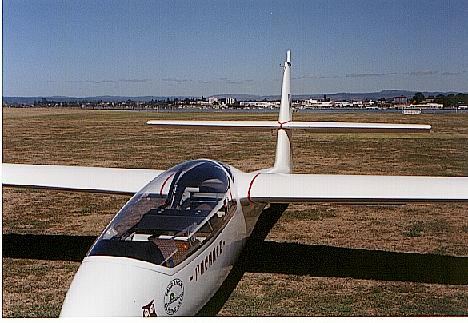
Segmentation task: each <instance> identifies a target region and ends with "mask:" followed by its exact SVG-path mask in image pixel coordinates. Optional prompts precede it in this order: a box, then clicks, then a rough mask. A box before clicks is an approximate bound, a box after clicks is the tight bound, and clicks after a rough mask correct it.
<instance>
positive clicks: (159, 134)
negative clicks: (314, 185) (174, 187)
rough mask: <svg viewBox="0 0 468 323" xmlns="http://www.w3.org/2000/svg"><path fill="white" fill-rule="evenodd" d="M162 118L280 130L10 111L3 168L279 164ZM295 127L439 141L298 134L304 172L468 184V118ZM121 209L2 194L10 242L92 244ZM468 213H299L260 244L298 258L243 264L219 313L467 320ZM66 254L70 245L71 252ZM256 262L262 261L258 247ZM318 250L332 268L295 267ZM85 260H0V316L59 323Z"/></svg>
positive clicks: (247, 136) (52, 196)
mask: <svg viewBox="0 0 468 323" xmlns="http://www.w3.org/2000/svg"><path fill="white" fill-rule="evenodd" d="M157 118H164V119H221V118H222V119H224V120H246V119H254V118H255V119H256V120H275V118H276V115H275V114H240V113H239V114H235V113H232V114H231V113H230V114H217V113H216V114H208V113H185V114H177V113H155V112H153V113H143V112H138V113H137V112H116V111H84V110H79V109H76V110H72V109H70V110H57V109H3V137H2V139H3V162H8V163H31V164H64V165H81V166H102V167H123V168H124V167H126V168H155V169H166V168H168V167H171V166H173V165H175V164H177V163H179V162H182V161H184V160H187V159H196V158H211V159H216V160H221V161H223V162H226V163H228V164H231V165H233V166H235V167H237V168H239V169H241V170H244V171H253V170H256V169H259V168H266V167H270V166H271V165H272V163H273V160H274V148H275V141H276V140H275V136H274V134H271V133H267V132H265V133H239V132H216V131H213V132H199V133H193V132H192V131H190V130H157V129H155V128H152V127H150V126H146V125H145V122H146V121H147V120H149V119H157ZM295 120H301V121H359V122H397V123H424V124H431V125H432V126H433V131H432V133H430V134H417V135H409V134H385V135H384V134H307V133H305V132H301V131H297V132H295V133H294V137H293V145H294V155H295V158H294V162H295V165H294V170H295V172H301V173H336V174H374V175H383V174H386V175H428V176H468V114H458V115H456V114H447V115H424V114H421V115H400V114H377V113H372V114H366V113H359V114H336V115H335V114H299V113H298V114H296V115H295ZM126 199H127V198H126V197H122V196H117V195H110V194H109V195H107V194H96V195H94V194H89V193H71V192H61V191H53V190H30V189H19V188H3V238H4V242H5V238H6V237H7V238H12V237H15V236H16V235H17V234H29V235H31V237H36V238H37V237H43V236H49V235H59V236H60V237H62V239H63V241H65V242H67V243H70V244H73V241H75V240H73V239H72V238H73V237H75V238H79V237H88V238H89V237H91V238H92V237H94V236H97V235H98V234H99V233H100V231H101V230H102V229H103V228H104V226H105V225H106V224H107V223H108V222H109V220H110V219H111V218H112V217H113V215H114V214H115V213H116V212H117V211H118V210H119V209H120V207H121V206H122V204H123V203H124V202H125V201H126ZM467 215H468V205H467V204H462V203H442V204H431V203H429V204H407V205H400V206H394V205H386V206H378V205H374V206H364V205H333V204H324V203H321V204H297V205H290V206H289V207H288V209H287V210H286V212H285V213H284V214H283V216H282V217H281V218H280V219H279V221H278V222H277V223H276V224H275V225H274V227H273V228H272V230H271V231H270V232H269V234H268V236H267V238H266V242H265V245H264V246H265V251H266V250H268V249H267V248H266V247H268V246H269V247H271V246H274V247H275V248H273V249H277V250H285V251H287V252H290V254H288V253H286V254H283V255H281V256H280V257H278V258H277V259H275V261H276V265H274V264H273V265H271V266H268V265H264V267H261V266H259V265H258V264H256V265H255V266H252V268H250V269H249V263H248V261H247V270H246V272H245V273H244V274H243V275H242V278H241V279H240V281H239V283H238V284H237V287H236V288H235V289H234V291H233V292H232V293H231V295H230V297H229V298H228V299H227V301H226V302H225V303H224V304H223V306H222V307H221V309H220V311H219V312H218V315H224V316H237V315H245V316H250V315H267V316H271V315H282V316H296V315H303V316H328V315H332V316H362V315H364V316H367V315H378V316H413V315H431V316H432V315H468V216H467ZM34 241H35V240H34V239H33V238H31V240H29V242H30V243H34ZM29 242H28V240H26V241H25V242H24V243H23V245H24V248H25V249H28V248H30V247H31V246H28V243H29ZM69 247H70V248H71V247H73V246H71V245H70V246H69V245H67V244H64V245H63V248H69ZM4 248H5V245H4ZM53 248H55V250H57V249H60V248H61V246H54V247H53ZM324 250H325V252H324ZM3 252H4V254H5V250H4V251H3ZM257 252H259V255H258V256H259V257H260V258H261V256H262V255H263V249H262V250H259V251H257ZM309 253H310V254H313V255H314V257H315V258H313V259H316V260H317V263H320V262H322V263H324V264H326V263H331V264H333V268H331V267H330V268H331V269H334V270H330V272H327V270H325V269H327V268H326V265H323V266H322V267H325V268H321V267H320V266H319V265H317V266H318V268H316V269H314V271H307V270H305V271H304V270H300V269H297V268H299V267H300V265H299V264H298V263H300V262H301V257H303V258H302V259H307V258H308V254H309ZM298 255H300V256H298ZM335 255H336V257H335ZM407 255H410V256H411V257H412V258H411V259H412V260H411V261H409V260H408V259H409V258H407ZM356 257H358V258H356ZM359 257H362V258H359ZM382 257H383V258H382ZM354 258H356V259H363V260H362V263H360V264H359V263H358V264H355V263H353V262H352V259H354ZM311 259H312V258H311ZM313 259H312V260H313ZM345 259H347V260H346V261H348V262H345ZM381 259H385V261H387V262H388V263H389V264H390V267H391V266H392V264H395V266H399V265H402V263H403V265H406V267H405V269H404V270H402V272H400V274H401V275H400V276H398V277H394V278H393V279H392V277H391V275H390V278H389V276H388V275H387V276H385V275H383V274H382V275H381V271H380V270H379V271H377V272H373V269H375V268H380V267H379V264H378V263H379V262H380V261H381ZM76 260H77V259H73V258H72V257H71V258H70V259H68V260H63V259H57V260H52V259H21V258H19V257H15V256H11V257H5V256H4V257H3V264H2V268H3V311H2V314H3V316H4V317H55V316H58V314H59V312H60V308H61V303H62V301H63V299H64V297H65V293H66V291H67V289H68V286H69V284H70V282H71V280H72V278H73V275H74V273H75V272H76V270H77V268H78V266H79V264H80V262H79V261H76ZM312 260H310V259H309V260H308V261H310V262H312ZM268 261H271V259H269V260H268ZM268 261H266V262H265V263H268ZM368 263H369V264H374V263H375V264H374V265H368ZM280 264H281V265H280ZM445 264H451V265H453V266H455V267H453V268H454V270H455V271H454V272H456V273H461V274H456V275H455V276H456V277H452V278H453V279H452V278H450V277H449V278H448V280H437V279H429V278H427V277H423V276H421V275H419V276H418V271H420V270H422V271H423V272H427V273H429V274H430V271H431V268H432V266H435V267H437V266H438V267H437V268H438V269H437V270H439V269H440V268H441V267H442V268H443V267H444V266H445V267H446V268H445V269H446V270H447V272H448V274H447V273H445V274H442V276H444V275H446V276H447V275H448V276H450V272H451V271H450V268H451V267H447V266H446V265H445ZM341 267H343V268H342V269H340V268H341ZM345 267H346V268H345ZM348 267H349V268H348ZM435 267H434V268H435ZM447 268H448V269H447ZM434 270H435V269H434ZM374 271H375V270H374ZM384 276H385V277H384ZM405 277H407V278H405ZM415 277H416V278H415Z"/></svg>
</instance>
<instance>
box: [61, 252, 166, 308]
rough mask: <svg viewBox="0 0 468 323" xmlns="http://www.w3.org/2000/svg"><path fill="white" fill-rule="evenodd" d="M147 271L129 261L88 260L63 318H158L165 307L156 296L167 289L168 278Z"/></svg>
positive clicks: (69, 294)
mask: <svg viewBox="0 0 468 323" xmlns="http://www.w3.org/2000/svg"><path fill="white" fill-rule="evenodd" d="M144 267H145V266H144V264H143V265H142V266H140V264H139V261H135V260H133V259H128V258H112V257H95V256H93V257H88V258H85V260H84V261H83V263H82V265H81V266H80V268H79V269H78V272H77V273H76V275H75V277H74V279H73V281H72V283H71V285H70V289H69V290H68V292H67V295H66V297H65V301H64V303H63V305H62V311H61V313H60V316H61V317H85V316H88V317H89V316H137V317H138V316H140V317H141V316H157V314H158V312H160V310H159V309H160V308H161V307H164V303H163V301H161V299H160V298H161V297H159V298H158V297H156V296H157V295H159V294H161V290H162V289H164V287H163V286H166V285H167V282H168V281H169V279H168V275H165V274H163V273H159V272H155V271H154V270H150V269H147V268H144ZM163 295H164V294H163ZM160 303H162V304H160ZM161 314H162V313H161Z"/></svg>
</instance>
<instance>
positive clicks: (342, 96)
mask: <svg viewBox="0 0 468 323" xmlns="http://www.w3.org/2000/svg"><path fill="white" fill-rule="evenodd" d="M416 92H419V91H408V90H382V91H380V92H363V93H348V92H341V93H316V94H293V98H294V99H295V100H301V99H310V98H312V99H321V98H323V97H324V95H326V96H327V98H330V99H332V100H363V99H372V100H377V99H380V98H387V99H388V98H394V97H396V96H406V97H408V98H412V97H413V96H414V94H415V93H416ZM422 93H423V94H424V96H426V97H428V96H431V95H432V96H437V95H439V94H443V95H447V94H457V93H458V92H424V91H422ZM211 96H214V97H220V98H223V97H224V98H225V97H233V98H236V99H237V100H238V101H261V100H264V99H266V100H268V101H273V100H279V99H280V98H281V96H280V95H252V94H214V95H211Z"/></svg>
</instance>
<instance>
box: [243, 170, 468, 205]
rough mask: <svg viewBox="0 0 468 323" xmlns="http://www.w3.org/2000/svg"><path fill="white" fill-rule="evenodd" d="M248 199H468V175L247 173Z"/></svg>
mask: <svg viewBox="0 0 468 323" xmlns="http://www.w3.org/2000/svg"><path fill="white" fill-rule="evenodd" d="M245 175H246V176H245V177H244V178H243V179H242V181H241V185H242V189H241V192H240V194H243V200H244V202H261V203H270V202H271V203H290V202H342V203H400V202H403V203H404V202H453V201H461V202H468V177H425V176H369V175H306V174H272V173H258V174H245Z"/></svg>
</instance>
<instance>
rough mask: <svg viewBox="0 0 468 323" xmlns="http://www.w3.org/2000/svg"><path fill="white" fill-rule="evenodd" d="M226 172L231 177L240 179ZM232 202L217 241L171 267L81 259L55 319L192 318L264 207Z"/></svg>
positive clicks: (225, 271)
mask: <svg viewBox="0 0 468 323" xmlns="http://www.w3.org/2000/svg"><path fill="white" fill-rule="evenodd" d="M231 169H232V170H233V175H234V177H235V178H241V177H242V174H243V173H242V172H240V171H238V170H236V169H234V168H231ZM234 183H235V182H234ZM236 190H237V188H236V189H234V190H233V192H236ZM234 198H235V199H236V200H237V208H236V211H235V213H234V215H233V216H232V218H231V219H230V220H229V222H228V223H227V224H226V226H225V227H224V228H223V230H222V231H221V232H220V233H219V234H218V236H217V237H215V238H214V239H213V240H212V241H211V242H210V243H209V244H206V245H205V246H204V247H203V248H200V249H199V250H197V251H196V252H195V253H194V254H192V255H191V256H190V257H188V258H187V259H185V260H184V261H183V262H182V263H180V264H179V265H177V266H175V267H174V268H168V267H165V266H161V265H155V264H152V263H149V262H146V261H140V260H135V259H131V258H126V257H110V256H88V257H86V258H85V259H84V260H83V262H82V264H81V266H80V268H79V269H78V272H77V273H76V275H75V277H74V279H73V282H72V284H71V286H70V289H69V290H68V292H67V295H66V298H65V301H64V303H63V306H62V311H61V314H60V316H62V317H67V316H68V317H69V316H75V317H76V316H144V315H154V314H155V315H157V316H188V315H195V314H196V313H197V312H198V311H199V310H200V309H201V308H202V307H203V306H204V305H205V304H206V303H207V302H208V301H209V300H210V298H211V297H212V296H213V295H214V294H215V292H216V291H217V290H218V289H219V287H220V286H221V285H222V283H223V281H224V280H225V279H226V277H227V276H228V274H229V272H230V271H231V269H232V267H233V265H234V263H235V262H236V260H237V259H238V256H239V254H240V252H241V250H242V247H243V246H244V244H245V242H246V239H247V237H248V236H249V235H250V233H251V232H252V230H253V227H254V225H255V223H256V221H257V219H258V216H259V215H260V213H261V211H262V209H263V208H264V206H265V205H260V204H249V205H244V206H242V205H241V203H240V200H239V199H238V198H237V197H234Z"/></svg>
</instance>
